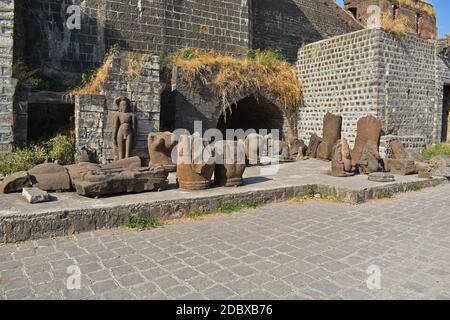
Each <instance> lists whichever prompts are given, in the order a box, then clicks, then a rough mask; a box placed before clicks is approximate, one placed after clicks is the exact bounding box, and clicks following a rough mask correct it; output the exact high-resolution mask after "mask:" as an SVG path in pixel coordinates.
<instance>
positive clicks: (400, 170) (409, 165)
mask: <svg viewBox="0 0 450 320" xmlns="http://www.w3.org/2000/svg"><path fill="white" fill-rule="evenodd" d="M384 168H385V170H386V172H390V173H392V174H398V175H402V176H406V175H410V174H416V173H417V170H416V164H415V162H414V161H413V160H408V159H384Z"/></svg>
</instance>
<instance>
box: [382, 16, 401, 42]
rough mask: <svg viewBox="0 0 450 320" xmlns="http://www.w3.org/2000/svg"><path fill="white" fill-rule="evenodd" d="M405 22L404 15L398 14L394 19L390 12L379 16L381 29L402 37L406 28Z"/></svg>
mask: <svg viewBox="0 0 450 320" xmlns="http://www.w3.org/2000/svg"><path fill="white" fill-rule="evenodd" d="M406 24H407V19H406V17H402V16H400V17H396V18H395V19H394V17H393V16H392V14H383V16H382V17H381V27H382V28H383V30H385V31H386V32H390V33H393V34H394V35H396V36H397V37H399V38H404V36H405V34H406V29H407V27H406Z"/></svg>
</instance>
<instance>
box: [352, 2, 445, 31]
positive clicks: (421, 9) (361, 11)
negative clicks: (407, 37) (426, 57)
mask: <svg viewBox="0 0 450 320" xmlns="http://www.w3.org/2000/svg"><path fill="white" fill-rule="evenodd" d="M411 2H412V5H407V4H405V3H404V2H403V1H398V0H345V1H344V8H345V9H346V10H348V11H349V12H351V13H352V15H353V16H354V18H355V19H357V20H358V21H359V22H361V23H362V24H364V25H365V26H366V25H367V23H368V22H369V21H370V17H371V16H372V15H373V14H374V9H373V8H371V7H370V6H373V5H375V6H378V7H380V9H381V12H382V14H384V15H390V16H391V17H393V18H394V19H396V18H398V17H404V19H405V21H406V32H408V33H409V34H412V35H416V36H419V37H421V38H425V39H436V16H435V15H434V14H430V13H431V12H433V10H434V9H433V6H432V5H431V4H429V3H427V2H425V1H422V0H412V1H411Z"/></svg>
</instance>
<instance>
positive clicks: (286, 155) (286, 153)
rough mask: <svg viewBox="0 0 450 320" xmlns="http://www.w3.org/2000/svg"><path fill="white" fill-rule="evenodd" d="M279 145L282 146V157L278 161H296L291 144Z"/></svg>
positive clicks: (281, 142)
mask: <svg viewBox="0 0 450 320" xmlns="http://www.w3.org/2000/svg"><path fill="white" fill-rule="evenodd" d="M279 145H280V155H279V157H278V159H279V160H280V161H281V162H290V161H295V158H293V157H292V154H291V147H290V146H289V144H288V143H287V142H285V141H280V144H279Z"/></svg>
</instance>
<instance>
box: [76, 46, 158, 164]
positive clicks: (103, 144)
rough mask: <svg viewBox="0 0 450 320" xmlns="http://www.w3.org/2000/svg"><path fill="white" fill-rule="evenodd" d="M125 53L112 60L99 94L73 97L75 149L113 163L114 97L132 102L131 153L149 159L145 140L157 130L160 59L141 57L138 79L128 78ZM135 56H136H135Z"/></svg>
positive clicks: (155, 56)
mask: <svg viewBox="0 0 450 320" xmlns="http://www.w3.org/2000/svg"><path fill="white" fill-rule="evenodd" d="M127 55H128V53H127V52H123V53H121V54H120V55H118V56H116V57H115V58H114V59H113V62H112V66H111V68H110V70H109V73H108V78H107V81H106V82H105V83H104V84H103V86H102V92H101V94H96V95H80V96H77V97H76V98H75V133H76V148H77V150H80V149H81V148H83V147H85V148H86V149H87V150H89V152H90V153H91V154H92V155H94V157H96V158H98V159H100V158H103V159H104V160H106V161H111V160H114V157H115V150H114V143H113V127H114V126H113V119H114V118H113V117H114V114H115V112H116V111H117V105H116V104H115V102H114V100H115V98H117V97H119V96H126V97H128V98H129V99H130V100H131V101H132V105H133V111H134V112H135V115H136V130H137V132H136V136H135V145H134V154H135V155H138V156H140V157H141V158H142V159H144V161H146V160H148V149H147V138H148V134H149V133H150V132H155V131H159V122H160V121H159V120H160V90H161V85H160V82H159V56H157V55H148V54H143V55H144V63H143V66H142V69H141V71H140V74H139V76H138V77H135V78H129V75H128V74H127V73H126V72H125V69H126V63H127V62H126V60H127ZM134 55H136V53H134Z"/></svg>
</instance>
